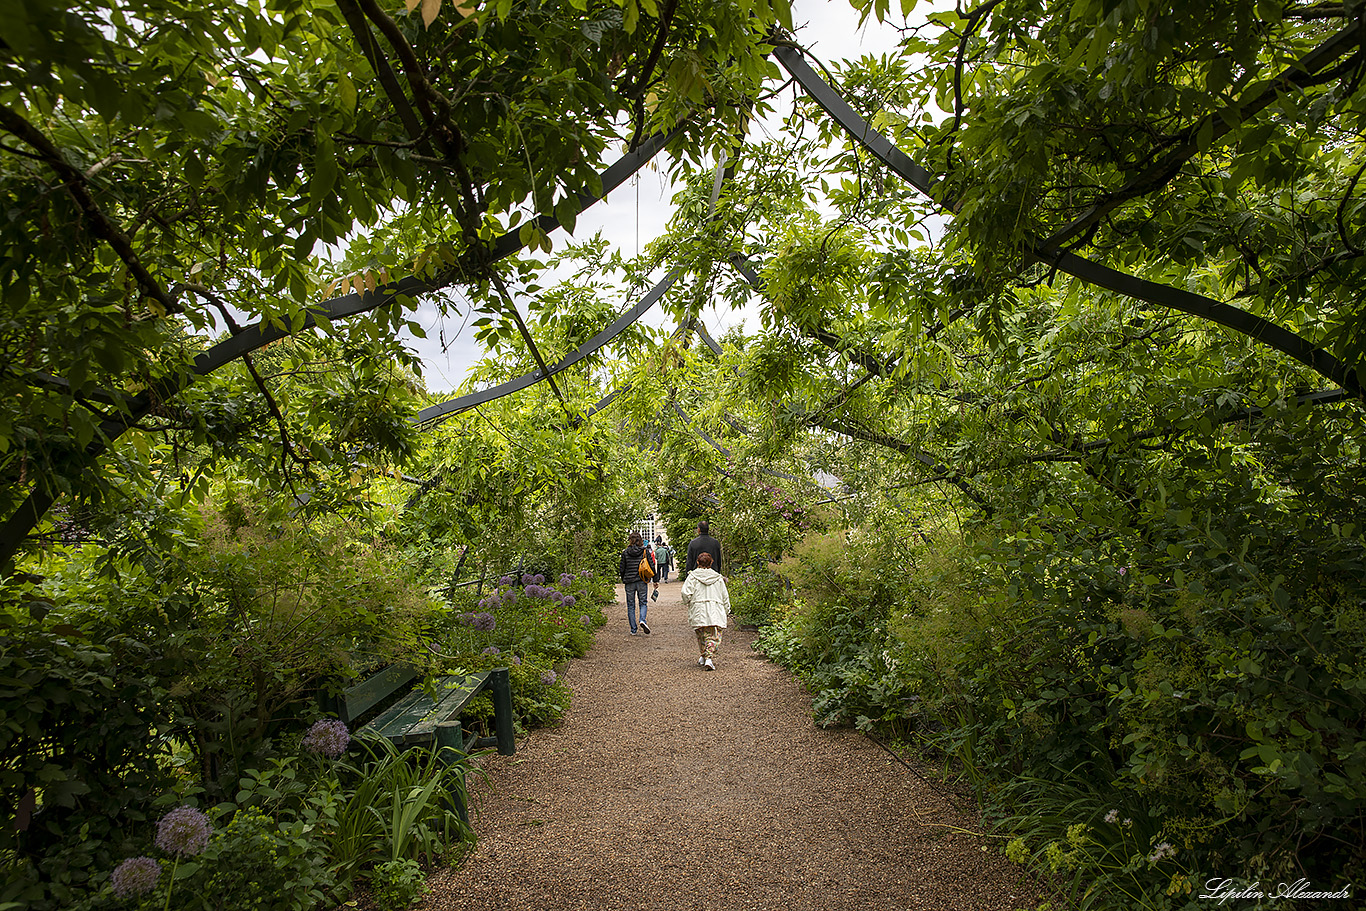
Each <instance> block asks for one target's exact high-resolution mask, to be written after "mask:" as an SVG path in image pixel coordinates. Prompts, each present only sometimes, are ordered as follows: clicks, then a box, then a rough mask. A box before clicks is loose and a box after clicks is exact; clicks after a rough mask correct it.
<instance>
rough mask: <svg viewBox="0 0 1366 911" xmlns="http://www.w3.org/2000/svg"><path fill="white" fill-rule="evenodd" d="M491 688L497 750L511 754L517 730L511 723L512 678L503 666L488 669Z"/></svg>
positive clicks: (507, 754)
mask: <svg viewBox="0 0 1366 911" xmlns="http://www.w3.org/2000/svg"><path fill="white" fill-rule="evenodd" d="M489 684H490V688H491V689H492V690H493V726H494V730H495V732H496V733H497V736H498V752H499V753H501V754H502V755H504V756H511V755H512V754H513V753H515V752H517V731H516V728H514V727H513V724H512V680H511V678H510V677H509V676H508V669H507V668H505V667H499V668H494V669H493V670H491V671H489Z"/></svg>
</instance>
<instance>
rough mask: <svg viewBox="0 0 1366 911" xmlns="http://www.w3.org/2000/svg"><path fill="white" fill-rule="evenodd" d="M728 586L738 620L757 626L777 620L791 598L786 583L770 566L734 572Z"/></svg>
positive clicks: (733, 611) (729, 578) (729, 577)
mask: <svg viewBox="0 0 1366 911" xmlns="http://www.w3.org/2000/svg"><path fill="white" fill-rule="evenodd" d="M726 587H727V588H728V589H729V591H730V606H731V612H732V613H733V614H734V615H735V619H737V620H738V621H740V622H741V623H752V624H755V625H758V626H764V625H767V624H769V623H772V622H773V621H774V620H776V619H778V618H779V617H780V616H781V615H782V613H783V611H784V610H785V609H786V608H787V606H788V602H789V601H790V600H791V597H792V594H791V592H790V591H789V590H788V582H787V580H786V579H784V578H783V577H782V576H781V575H779V574H778V573H777V572H774V571H773V570H772V569H770V568H769V567H768V566H757V567H750V568H746V569H742V570H740V571H739V572H738V573H732V574H731V575H729V576H727V577H726Z"/></svg>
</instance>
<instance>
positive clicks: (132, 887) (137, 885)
mask: <svg viewBox="0 0 1366 911" xmlns="http://www.w3.org/2000/svg"><path fill="white" fill-rule="evenodd" d="M160 877H161V864H159V863H157V862H156V861H155V860H153V859H152V858H150V857H130V858H128V859H127V860H125V861H124V862H123V863H121V864H119V865H118V866H117V867H115V868H114V872H113V873H111V874H110V875H109V884H110V885H111V886H113V887H114V894H115V895H117V896H118V897H119V898H127V897H128V896H130V895H144V894H146V893H148V892H151V891H152V890H153V889H155V888H156V884H157V880H158V879H159V878H160Z"/></svg>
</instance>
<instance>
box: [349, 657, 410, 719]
mask: <svg viewBox="0 0 1366 911" xmlns="http://www.w3.org/2000/svg"><path fill="white" fill-rule="evenodd" d="M417 676H418V674H417V670H416V669H415V668H412V667H407V666H405V665H401V664H391V665H389V666H388V667H386V668H385V669H384V670H382V671H380V672H379V673H377V674H375V675H374V676H372V677H369V678H367V679H365V680H362V681H361V682H360V683H357V684H356V685H355V686H351V687H347V688H346V689H345V690H342V693H341V696H340V697H338V699H337V701H336V709H335V711H336V712H337V714H338V715H339V716H340V717H341V720H342V721H345V722H346V723H347V724H350V723H351V722H352V721H355V720H356V719H357V718H359V717H360V716H362V715H364V714H365V713H366V712H368V711H370V710H371V709H372V708H374V707H375V706H377V705H379V704H380V703H381V702H383V701H384V700H385V699H387V698H389V696H390V694H392V693H394V692H395V691H397V690H398V689H399V688H400V687H404V686H407V685H408V684H409V683H412V682H413V681H414V680H416V679H417Z"/></svg>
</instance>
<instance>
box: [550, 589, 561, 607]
mask: <svg viewBox="0 0 1366 911" xmlns="http://www.w3.org/2000/svg"><path fill="white" fill-rule="evenodd" d="M550 597H551V598H552V599H553V600H554V601H555V603H556V604H563V603H564V593H563V592H557V591H552V592H551V593H550Z"/></svg>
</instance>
